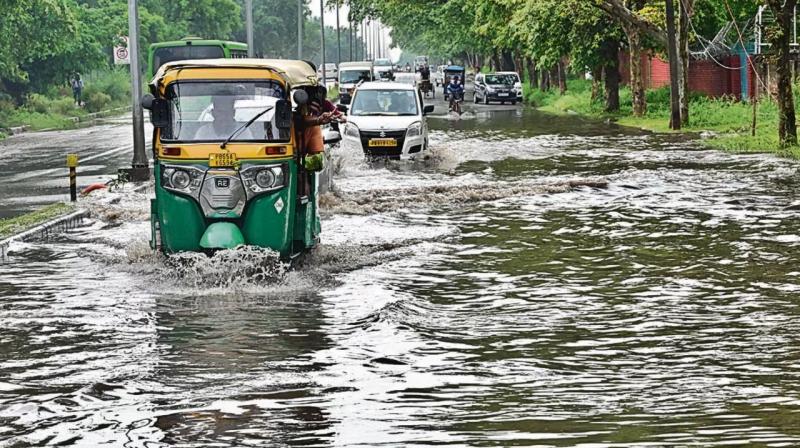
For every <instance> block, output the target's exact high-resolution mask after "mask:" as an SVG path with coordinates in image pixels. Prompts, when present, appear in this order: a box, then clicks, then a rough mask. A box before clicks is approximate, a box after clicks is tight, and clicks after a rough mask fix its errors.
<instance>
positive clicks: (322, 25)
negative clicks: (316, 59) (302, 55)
mask: <svg viewBox="0 0 800 448" xmlns="http://www.w3.org/2000/svg"><path fill="white" fill-rule="evenodd" d="M319 26H320V28H321V32H320V35H321V36H322V85H323V86H325V84H326V82H325V81H326V79H325V0H319Z"/></svg>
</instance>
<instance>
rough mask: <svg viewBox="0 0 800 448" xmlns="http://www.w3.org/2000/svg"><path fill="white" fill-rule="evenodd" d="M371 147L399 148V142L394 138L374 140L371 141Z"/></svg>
mask: <svg viewBox="0 0 800 448" xmlns="http://www.w3.org/2000/svg"><path fill="white" fill-rule="evenodd" d="M369 146H397V140H396V139H393V138H373V139H371V140H370V141H369Z"/></svg>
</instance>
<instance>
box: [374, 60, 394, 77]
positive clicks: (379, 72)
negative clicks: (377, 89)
mask: <svg viewBox="0 0 800 448" xmlns="http://www.w3.org/2000/svg"><path fill="white" fill-rule="evenodd" d="M373 71H374V72H375V79H376V80H381V81H391V80H392V78H393V76H394V70H392V65H391V64H389V65H376V66H375V68H373Z"/></svg>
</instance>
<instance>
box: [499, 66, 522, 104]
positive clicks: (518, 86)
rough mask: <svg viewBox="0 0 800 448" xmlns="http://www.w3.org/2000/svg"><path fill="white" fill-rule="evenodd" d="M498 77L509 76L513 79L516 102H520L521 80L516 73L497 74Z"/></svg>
mask: <svg viewBox="0 0 800 448" xmlns="http://www.w3.org/2000/svg"><path fill="white" fill-rule="evenodd" d="M497 74H498V75H509V76H511V77H513V78H514V79H515V81H514V92H516V94H517V101H522V80H520V78H519V73H517V72H497Z"/></svg>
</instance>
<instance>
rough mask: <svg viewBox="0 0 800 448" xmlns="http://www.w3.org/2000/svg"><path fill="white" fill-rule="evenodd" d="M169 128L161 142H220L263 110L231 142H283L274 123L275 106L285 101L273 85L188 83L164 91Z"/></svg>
mask: <svg viewBox="0 0 800 448" xmlns="http://www.w3.org/2000/svg"><path fill="white" fill-rule="evenodd" d="M166 97H167V99H168V100H169V103H170V126H169V128H167V129H164V130H163V132H162V134H161V140H164V141H172V142H217V141H224V140H226V139H227V138H228V137H230V136H231V135H232V134H233V133H234V132H236V130H237V129H239V128H240V127H242V126H243V125H245V124H246V123H247V122H248V121H249V120H250V119H252V118H253V117H255V116H256V115H258V114H259V113H261V112H264V111H265V110H267V109H270V110H268V111H267V112H266V113H264V114H263V115H262V116H260V117H259V118H258V119H257V120H256V121H255V122H254V123H253V124H251V125H250V126H249V127H247V128H246V129H243V130H242V131H241V132H239V133H238V134H237V135H236V137H235V138H234V139H233V140H232V141H259V142H261V141H286V140H288V139H289V132H288V130H286V129H280V128H278V127H277V126H276V122H275V109H274V108H275V105H276V103H277V102H278V100H281V99H285V98H286V94H285V91H284V89H283V87H282V86H281V85H280V84H279V83H278V82H276V81H245V82H239V81H236V82H230V81H200V82H198V81H191V82H177V83H173V84H171V85H170V86H169V87H168V88H167V95H166Z"/></svg>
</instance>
